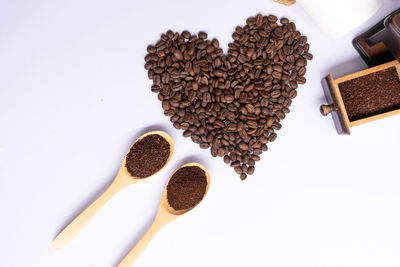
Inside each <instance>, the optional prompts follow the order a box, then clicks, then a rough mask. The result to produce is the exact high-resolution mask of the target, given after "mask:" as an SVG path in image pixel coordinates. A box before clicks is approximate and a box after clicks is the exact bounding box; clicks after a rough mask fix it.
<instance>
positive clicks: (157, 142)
mask: <svg viewBox="0 0 400 267" xmlns="http://www.w3.org/2000/svg"><path fill="white" fill-rule="evenodd" d="M170 152H171V150H170V145H169V143H168V141H167V140H165V139H164V138H163V137H162V136H160V135H158V134H152V135H148V136H146V137H144V138H142V139H140V140H139V141H137V142H136V143H135V144H134V145H133V146H132V147H131V149H130V150H129V152H128V154H127V156H126V164H125V166H126V168H127V169H128V172H129V173H130V174H131V175H132V176H134V177H138V178H145V177H149V176H151V175H153V174H154V173H156V172H157V171H159V170H160V169H161V168H162V167H164V165H165V164H166V163H167V160H168V157H169V155H170Z"/></svg>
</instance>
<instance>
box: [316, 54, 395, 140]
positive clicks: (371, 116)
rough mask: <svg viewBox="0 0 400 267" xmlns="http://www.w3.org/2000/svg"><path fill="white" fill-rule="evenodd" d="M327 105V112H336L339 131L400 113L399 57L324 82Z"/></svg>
mask: <svg viewBox="0 0 400 267" xmlns="http://www.w3.org/2000/svg"><path fill="white" fill-rule="evenodd" d="M322 85H323V89H324V94H325V97H326V100H327V104H325V105H321V113H322V114H323V115H325V116H326V115H328V114H332V118H333V120H334V123H335V126H336V129H337V131H338V133H339V134H350V128H351V127H354V126H357V125H360V124H363V123H367V122H370V121H374V120H378V119H382V118H385V117H389V116H392V115H396V114H400V63H399V61H397V60H394V61H391V62H388V63H386V64H382V65H379V66H376V67H373V68H369V69H366V70H363V71H360V72H356V73H353V74H349V75H346V76H344V77H340V78H337V79H333V77H332V75H328V76H327V77H326V78H325V79H323V81H322Z"/></svg>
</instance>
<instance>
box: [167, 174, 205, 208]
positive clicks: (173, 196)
mask: <svg viewBox="0 0 400 267" xmlns="http://www.w3.org/2000/svg"><path fill="white" fill-rule="evenodd" d="M206 188H207V178H206V174H205V172H204V171H203V170H202V169H201V168H199V167H196V166H190V167H183V168H180V169H179V170H177V171H176V172H175V173H174V175H173V176H172V177H171V179H170V180H169V182H168V185H167V199H168V203H169V205H170V206H171V207H172V208H174V209H175V210H183V209H189V208H192V207H194V206H195V205H196V204H197V203H199V202H200V201H201V200H202V199H203V197H204V194H205V193H206Z"/></svg>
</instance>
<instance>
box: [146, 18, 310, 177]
mask: <svg viewBox="0 0 400 267" xmlns="http://www.w3.org/2000/svg"><path fill="white" fill-rule="evenodd" d="M232 38H233V40H234V41H233V42H232V43H229V45H228V46H229V50H228V53H227V54H223V50H222V49H221V48H220V47H219V42H218V40H217V39H213V40H208V39H207V34H206V33H205V32H199V33H198V35H192V34H190V33H189V32H188V31H183V32H182V33H181V34H179V33H174V32H172V31H168V32H166V33H165V34H162V35H161V39H160V40H159V41H158V42H157V43H156V44H155V45H149V46H148V47H147V51H148V54H147V55H146V57H145V62H146V63H145V69H146V70H148V77H149V78H150V79H152V80H153V85H152V87H151V90H152V91H153V92H155V93H158V99H159V100H160V101H161V102H162V108H163V109H164V114H165V115H166V116H168V117H170V120H171V122H172V123H173V126H174V127H175V128H177V129H183V130H184V132H183V136H185V137H191V139H192V141H193V142H195V143H197V144H199V145H200V147H201V148H204V149H207V148H210V150H211V155H212V156H214V157H215V156H221V157H223V158H224V162H225V163H227V164H230V165H231V166H232V167H233V168H234V170H235V171H236V172H237V173H238V174H239V175H240V178H241V179H246V177H247V174H253V173H254V170H255V167H254V166H255V163H256V161H259V160H260V154H261V153H262V152H263V151H266V150H267V149H268V147H267V144H268V142H272V141H274V140H275V138H276V136H277V135H276V133H275V131H277V130H279V129H281V127H282V126H281V120H283V119H284V118H285V116H286V114H287V113H289V111H290V110H289V107H290V105H291V104H292V99H293V98H295V97H296V95H297V91H296V89H297V87H298V84H304V83H305V82H306V79H305V78H304V74H305V73H306V65H307V60H311V59H312V55H311V54H310V53H309V52H308V51H309V44H308V43H307V37H305V36H302V35H301V33H300V32H299V31H297V30H296V25H295V24H294V23H293V22H290V21H289V20H288V19H287V18H281V19H280V24H279V23H278V19H277V17H276V16H274V15H269V16H262V15H261V14H258V15H257V16H255V17H250V18H248V19H247V21H246V25H245V26H244V27H241V26H237V27H236V29H235V32H234V33H233V34H232Z"/></svg>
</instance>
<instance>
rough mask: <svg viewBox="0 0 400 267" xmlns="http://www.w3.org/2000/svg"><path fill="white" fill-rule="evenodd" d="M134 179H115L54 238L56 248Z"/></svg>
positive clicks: (65, 241)
mask: <svg viewBox="0 0 400 267" xmlns="http://www.w3.org/2000/svg"><path fill="white" fill-rule="evenodd" d="M134 181H135V180H134V179H132V181H130V180H129V179H115V180H114V181H113V182H112V183H111V185H110V186H109V187H108V188H107V190H106V191H105V192H104V193H103V194H102V195H101V196H100V197H98V198H97V199H96V200H95V201H94V202H93V203H92V204H90V206H89V207H87V208H86V209H85V210H84V211H82V212H81V214H79V215H78V216H77V217H76V218H75V219H74V220H73V221H72V222H70V223H69V224H68V225H67V226H66V227H65V228H64V230H62V231H61V232H60V233H59V234H58V235H57V236H56V238H55V239H54V240H53V247H54V248H55V249H62V248H64V247H65V246H66V245H67V244H68V243H69V242H70V241H71V240H72V239H73V238H74V237H75V236H76V235H77V234H78V233H79V232H80V231H81V230H82V229H83V227H85V225H86V224H87V223H88V222H89V221H90V220H91V219H92V218H93V217H94V216H95V215H96V214H97V212H98V211H99V210H100V209H101V208H102V207H103V206H104V205H105V204H106V203H107V201H108V200H110V199H111V198H112V197H113V196H114V195H115V194H116V193H118V192H119V191H120V190H121V189H122V188H124V187H126V186H127V185H129V184H131V183H133V182H134Z"/></svg>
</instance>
